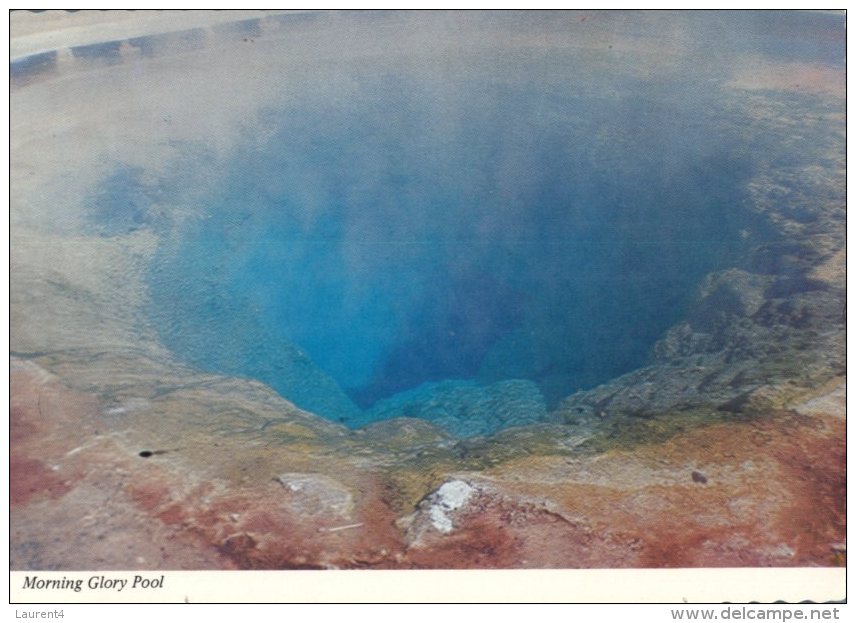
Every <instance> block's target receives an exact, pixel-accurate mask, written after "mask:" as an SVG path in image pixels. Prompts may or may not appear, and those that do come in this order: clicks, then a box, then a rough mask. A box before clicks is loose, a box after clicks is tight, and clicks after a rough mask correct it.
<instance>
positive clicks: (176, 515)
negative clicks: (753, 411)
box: [10, 362, 846, 569]
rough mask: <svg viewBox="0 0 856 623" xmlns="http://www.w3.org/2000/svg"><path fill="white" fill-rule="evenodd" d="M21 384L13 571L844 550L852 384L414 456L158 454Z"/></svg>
mask: <svg viewBox="0 0 856 623" xmlns="http://www.w3.org/2000/svg"><path fill="white" fill-rule="evenodd" d="M11 383H12V408H11V411H10V430H11V457H10V470H11V485H12V486H11V504H12V507H11V534H12V536H11V540H12V551H11V566H12V568H13V569H120V568H121V569H136V568H140V569H144V568H151V569H207V568H226V569H250V568H253V569H256V568H265V569H301V568H520V567H541V568H546V567H561V568H589V567H699V566H705V567H715V566H836V565H843V564H844V557H845V554H846V550H845V544H844V541H845V486H846V474H845V420H844V417H843V408H844V405H843V391H842V388H841V387H840V386H838V387H831V388H830V390H831V391H828V392H827V393H823V392H821V394H820V395H819V397H818V398H817V399H815V400H814V401H811V402H810V403H807V405H808V406H807V407H806V408H804V409H799V410H797V409H794V410H791V409H788V410H781V411H777V412H770V413H767V414H764V415H761V416H757V417H754V418H751V419H747V420H745V421H735V422H727V423H716V424H712V425H710V426H704V427H695V428H692V429H691V430H689V431H686V432H682V433H679V434H677V435H675V436H673V437H671V438H670V439H668V440H666V441H665V442H660V443H657V444H651V445H637V446H635V447H632V448H624V449H613V450H609V451H606V452H603V453H599V454H582V453H581V454H578V455H568V454H565V455H557V454H543V455H539V454H537V453H536V454H530V455H525V456H520V457H518V458H513V459H509V460H505V461H502V462H499V463H498V464H495V465H493V466H492V467H488V468H485V469H473V467H472V464H467V465H466V466H465V465H464V464H460V465H455V464H454V463H450V462H449V461H448V459H444V460H443V461H440V460H438V461H437V462H436V463H435V464H432V463H431V462H430V461H428V462H427V463H426V462H425V460H422V462H421V463H420V464H419V469H418V470H417V469H414V468H413V467H407V466H402V465H400V464H399V465H388V464H386V465H384V464H383V461H382V460H380V458H381V457H372V456H354V457H350V458H349V457H348V456H347V455H345V456H343V454H342V453H341V452H338V453H337V452H334V451H333V450H335V448H332V449H331V452H330V454H329V457H328V458H325V456H327V455H325V454H324V451H323V448H321V449H320V450H319V445H318V444H319V443H320V442H317V443H315V444H314V445H311V446H308V445H306V444H303V445H301V443H303V442H301V443H297V442H295V443H294V444H291V445H288V444H283V445H282V446H277V445H276V444H261V445H260V444H258V443H255V442H251V441H248V440H247V439H245V438H243V437H241V436H240V435H236V436H234V437H230V438H216V437H214V436H212V434H210V433H209V432H206V431H199V430H191V429H188V430H187V431H186V436H187V437H192V439H193V443H194V446H196V447H199V446H202V447H205V448H207V449H208V450H207V451H206V452H204V453H201V454H200V455H199V456H194V457H191V458H188V456H186V455H185V454H184V453H183V452H182V451H181V449H180V448H176V449H174V450H173V451H170V452H164V453H163V454H156V455H153V456H150V457H148V458H144V457H141V456H140V455H139V452H140V451H141V447H140V446H141V442H140V441H139V439H141V438H143V439H144V438H145V436H146V431H140V430H139V427H140V426H141V422H145V421H146V420H144V419H142V418H140V419H137V420H133V421H130V420H128V421H122V420H121V418H119V419H118V420H117V418H116V417H114V416H113V415H105V406H104V405H101V404H99V401H98V400H97V398H96V397H94V396H89V395H85V394H82V393H80V392H75V391H72V390H70V389H68V388H67V387H65V386H63V385H62V384H61V383H60V382H59V381H58V379H57V378H56V377H51V376H50V375H48V374H47V373H45V372H44V371H43V370H41V369H40V368H39V367H38V366H36V365H34V364H30V363H22V362H15V363H14V365H13V368H12V377H11ZM836 392H837V393H836ZM830 397H831V398H830ZM837 397H840V398H837ZM800 411H801V412H800ZM176 418H177V419H176V421H174V422H167V421H166V420H164V421H162V422H160V423H158V422H154V421H152V422H151V423H150V425H151V426H152V427H157V428H158V431H160V432H159V433H158V434H162V435H165V434H166V433H164V432H163V431H165V430H173V428H174V429H175V430H180V428H181V426H182V424H181V422H180V421H179V416H178V415H176ZM150 419H151V418H150ZM188 426H192V424H191V425H188ZM170 427H173V428H170ZM175 427H177V428H175ZM170 434H172V433H170ZM154 436H155V433H152V438H154ZM336 439H337V438H333V439H332V440H331V441H329V443H330V444H337V443H343V442H341V441H337V440H336ZM185 441H186V440H185ZM180 445H181V444H176V446H180ZM375 459H377V460H375ZM206 461H207V463H206ZM224 466H228V469H227V468H226V467H224ZM458 468H460V469H458ZM224 470H225V471H224ZM451 480H461V481H464V482H466V483H468V484H469V485H470V486H471V487H472V491H473V494H472V495H471V496H470V497H469V499H467V501H466V503H465V504H463V505H462V506H461V507H459V508H456V509H453V510H449V511H448V512H447V513H446V514H447V516H448V517H449V518H450V520H451V521H452V524H453V529H451V530H450V531H449V532H442V531H440V530H438V529H437V528H436V526H434V525H433V524H432V514H431V513H432V511H431V505H432V500H433V499H434V498H432V492H434V491H436V489H437V487H438V485H439V484H441V483H442V482H444V481H445V482H448V481H451ZM420 498H421V501H420ZM433 503H435V504H436V501H435V502H433ZM435 511H436V509H435Z"/></svg>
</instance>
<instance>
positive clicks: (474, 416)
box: [102, 49, 764, 435]
mask: <svg viewBox="0 0 856 623" xmlns="http://www.w3.org/2000/svg"><path fill="white" fill-rule="evenodd" d="M624 62H626V59H621V62H616V63H615V65H614V67H613V69H614V71H613V72H612V73H607V74H602V73H598V72H596V71H593V70H591V69H589V64H588V60H587V59H586V58H581V57H580V53H572V52H567V51H549V52H543V51H541V52H539V51H531V50H530V51H527V52H526V53H520V52H519V51H514V52H513V53H509V54H508V55H506V56H502V55H500V56H497V50H495V49H491V50H488V51H481V50H480V49H475V50H470V51H468V52H466V54H465V55H464V58H463V59H458V60H457V61H455V62H448V63H446V64H438V62H437V61H436V59H433V60H432V59H421V58H413V59H407V58H405V60H402V59H401V58H398V57H395V58H394V59H393V60H389V59H381V60H374V61H371V62H359V63H358V62H354V63H347V62H344V61H343V63H342V65H341V66H338V67H336V68H335V69H330V68H326V69H323V70H322V69H319V71H318V73H317V74H314V75H313V74H309V75H307V76H303V78H302V80H303V81H304V82H303V84H302V87H303V88H302V89H301V90H300V92H299V93H294V94H291V95H289V97H288V98H284V99H283V101H282V102H281V103H280V104H277V105H273V106H269V107H268V108H267V109H265V111H264V112H263V114H261V115H260V116H259V118H258V119H257V120H255V121H253V123H255V124H257V127H258V128H260V129H263V130H264V131H263V132H261V131H260V132H258V133H257V134H252V133H249V134H248V135H247V136H246V139H245V140H242V141H239V142H238V144H236V145H235V146H234V149H233V151H232V153H231V155H230V157H229V159H228V162H226V163H225V164H223V165H221V164H218V165H216V166H218V167H219V168H218V170H219V171H221V172H222V175H220V176H219V180H220V181H219V183H217V184H216V185H215V186H214V187H212V188H210V189H208V190H207V191H206V192H205V193H204V195H205V198H204V200H201V201H199V202H198V203H197V204H196V206H195V210H196V213H195V215H194V216H192V217H190V218H188V219H185V220H183V221H182V222H181V223H180V225H177V224H176V223H175V222H165V223H164V222H154V223H150V224H149V225H150V226H152V227H154V228H156V229H158V228H160V230H161V231H162V239H163V243H162V245H161V247H160V249H159V251H158V255H157V257H156V260H155V262H154V263H153V267H152V271H151V274H150V284H151V293H152V297H153V303H152V307H151V317H152V319H153V321H154V323H155V325H156V327H157V328H158V330H159V332H160V333H161V338H162V340H163V341H164V343H165V344H166V345H167V346H168V347H169V348H170V349H172V350H173V351H174V352H175V353H176V354H177V355H179V356H180V357H182V358H184V359H185V360H187V361H189V362H190V363H192V364H194V365H197V366H199V367H200V368H202V369H206V370H210V371H215V372H220V373H226V374H232V375H238V376H243V377H248V378H254V379H258V380H261V381H263V382H265V383H267V384H269V385H270V386H271V387H273V388H274V389H276V390H277V391H278V392H279V393H281V394H282V395H283V396H284V397H286V398H288V399H289V400H292V401H293V402H295V404H297V405H298V406H299V407H301V408H304V409H307V410H310V411H313V412H316V413H318V414H320V415H322V416H325V417H328V418H330V419H334V420H338V421H342V422H344V423H346V424H350V425H353V426H357V425H364V424H366V423H370V421H372V420H373V419H375V418H378V419H382V418H386V417H395V416H401V415H408V416H415V417H427V418H428V419H435V420H437V421H440V422H441V423H442V424H443V425H444V426H446V427H447V428H449V429H450V430H453V431H456V432H458V433H459V434H465V435H469V434H481V433H486V432H492V431H494V430H496V429H498V428H502V427H503V426H505V425H508V424H509V423H525V421H527V418H528V420H529V421H532V420H538V419H540V418H542V417H544V415H545V414H546V412H547V411H548V410H549V409H551V408H552V407H554V406H555V405H556V403H557V401H558V400H560V399H561V398H562V397H564V396H567V395H569V394H571V393H573V392H574V391H576V390H579V389H584V388H589V387H593V386H595V385H597V384H599V383H602V382H605V381H607V380H609V379H610V378H613V377H615V376H616V375H619V374H622V373H624V372H628V371H630V370H633V369H635V368H637V367H639V366H640V365H643V364H644V363H645V361H646V359H647V357H648V355H649V352H650V349H651V347H652V345H653V344H654V342H655V341H656V340H657V339H658V338H659V337H661V336H662V334H663V332H664V331H665V330H666V329H667V328H669V327H670V326H671V325H673V324H674V323H675V322H676V321H678V320H679V319H680V318H681V316H682V314H683V313H684V311H685V309H686V306H687V305H688V303H689V301H690V299H691V297H692V295H693V292H694V289H695V287H696V286H697V285H698V283H699V281H700V279H701V278H702V277H703V276H704V275H705V274H707V273H709V272H710V271H712V270H715V269H718V268H722V267H727V266H731V265H734V262H736V261H738V258H740V257H741V253H742V252H743V251H745V249H746V248H748V246H749V245H756V244H758V242H759V240H760V239H761V238H762V237H763V235H764V233H763V232H764V226H763V223H761V222H760V221H759V220H758V219H757V218H756V217H754V216H752V212H751V211H750V210H748V209H747V205H748V197H747V195H746V182H747V180H748V179H749V178H750V177H751V175H752V173H753V168H754V164H753V162H754V161H753V158H755V157H756V156H755V154H756V153H758V152H757V151H756V150H759V149H761V150H763V145H759V144H757V143H755V144H752V145H749V144H747V142H746V140H747V139H746V135H745V120H744V119H742V118H741V117H740V115H739V114H738V113H734V112H732V110H733V107H732V106H731V105H730V104H729V102H728V100H727V98H726V96H725V95H723V94H722V93H721V92H720V90H719V89H718V88H717V87H718V85H720V84H721V80H722V76H721V75H720V74H719V73H718V71H717V70H714V69H710V70H707V71H706V72H705V71H698V70H697V69H696V68H694V67H691V66H690V65H691V64H689V63H688V66H686V67H682V68H678V69H676V70H675V72H676V73H675V74H674V75H664V76H658V77H656V78H640V77H639V75H638V74H637V73H635V72H630V71H625V70H624V67H625V65H624V64H623V63H624ZM717 81H720V82H717ZM261 136H264V138H260V137H261ZM136 175H137V174H136V173H135V172H134V171H119V172H117V173H116V174H115V175H114V177H113V178H111V179H108V180H107V181H106V182H105V188H106V190H104V193H106V195H105V196H110V197H114V198H115V197H116V195H117V194H119V195H121V192H120V191H118V190H117V188H119V187H122V188H125V189H130V190H127V191H123V192H125V195H126V196H124V197H119V199H121V201H120V200H119V199H117V200H116V205H119V204H121V205H123V206H124V207H123V208H122V209H121V210H120V211H119V212H117V213H116V218H115V219H113V220H112V221H109V222H112V223H113V229H112V230H110V231H107V232H105V233H107V234H115V233H116V231H115V224H116V223H119V224H120V229H121V228H127V229H128V230H133V229H134V228H136V227H137V226H141V225H140V223H141V222H142V217H141V216H140V213H139V212H140V210H139V208H138V206H139V205H141V204H145V202H146V201H153V200H154V199H155V198H157V199H162V196H163V195H164V194H168V193H169V190H168V188H167V189H166V190H165V188H166V186H168V184H166V183H164V184H166V186H164V187H160V188H158V189H156V190H152V189H149V190H144V189H143V190H141V187H140V185H139V184H137V183H136V181H135V180H136V177H135V176H136ZM172 183H174V182H172ZM111 184H112V186H111ZM111 189H112V190H111ZM146 193H148V195H147V194H146ZM132 194H133V196H131V195H132ZM151 195H157V197H153V196H151ZM102 220H103V219H102ZM509 381H519V383H517V384H515V383H512V384H510V385H509V384H508V382H509ZM490 388H495V389H496V395H497V396H505V397H504V398H499V399H497V400H494V401H493V402H491V400H490V397H491V395H493V394H492V393H491V392H492V391H493V390H491V389H490ZM452 403H454V406H450V405H452ZM438 405H439V406H438ZM521 405H523V406H522V407H521ZM497 413H499V414H500V415H499V417H497V415H496V414H497ZM503 414H507V417H505V416H504V415H503ZM526 414H529V415H526ZM444 418H445V419H444ZM466 420H470V424H467V425H464V424H463V422H464V421H466ZM472 421H479V422H480V424H478V425H472ZM456 422H458V424H456ZM459 424H460V425H459Z"/></svg>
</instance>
